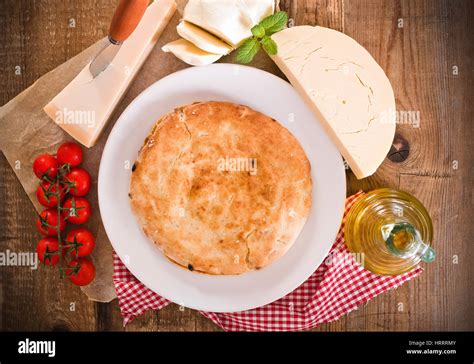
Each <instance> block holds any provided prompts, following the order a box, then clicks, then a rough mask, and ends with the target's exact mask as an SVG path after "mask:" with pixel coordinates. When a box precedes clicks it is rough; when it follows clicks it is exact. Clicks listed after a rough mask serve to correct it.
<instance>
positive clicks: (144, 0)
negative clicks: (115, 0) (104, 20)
mask: <svg viewBox="0 0 474 364" xmlns="http://www.w3.org/2000/svg"><path fill="white" fill-rule="evenodd" d="M149 3H150V1H149V0H120V3H119V4H118V6H117V9H116V10H115V13H114V16H113V18H112V23H110V30H109V37H110V38H112V39H111V41H112V42H117V43H122V42H123V41H125V40H126V39H127V38H128V37H129V36H130V34H132V33H133V31H134V30H135V28H136V27H137V25H138V23H139V22H140V20H141V18H142V17H143V14H145V10H146V8H147V7H148V4H149Z"/></svg>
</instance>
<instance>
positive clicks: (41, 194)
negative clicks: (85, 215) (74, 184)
mask: <svg viewBox="0 0 474 364" xmlns="http://www.w3.org/2000/svg"><path fill="white" fill-rule="evenodd" d="M56 190H57V189H56V184H51V183H49V182H47V181H43V182H41V183H40V185H39V186H38V188H37V189H36V198H37V199H38V201H39V203H40V204H42V205H43V206H45V207H56V206H58V198H57V196H56ZM59 191H60V195H59V201H62V200H63V199H64V196H65V193H64V186H63V185H59Z"/></svg>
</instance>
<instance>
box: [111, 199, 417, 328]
mask: <svg viewBox="0 0 474 364" xmlns="http://www.w3.org/2000/svg"><path fill="white" fill-rule="evenodd" d="M362 195H363V192H359V193H357V194H356V195H353V196H351V197H349V198H347V200H346V210H345V212H344V218H343V221H342V224H341V228H340V230H339V233H338V235H337V239H336V241H335V242H334V244H333V246H332V248H331V251H330V253H329V254H328V256H327V258H326V259H325V261H324V262H323V263H322V264H321V265H320V266H319V267H318V269H316V271H315V272H314V273H313V274H312V275H311V276H310V277H309V278H308V280H306V281H305V282H304V283H303V284H302V285H301V286H299V287H298V288H297V289H295V290H294V291H293V292H291V293H289V294H287V295H286V296H285V297H283V298H281V299H279V300H278V301H275V302H273V303H270V304H268V305H265V306H263V307H259V308H256V309H253V310H249V311H243V312H237V313H215V312H202V311H201V314H203V315H204V316H206V317H208V318H209V319H211V320H212V321H214V322H215V323H216V324H217V325H219V326H220V327H222V328H223V329H224V330H226V331H299V330H308V329H311V328H313V327H316V326H317V325H319V324H321V323H323V322H329V321H334V320H337V319H338V318H340V317H341V316H342V315H344V314H346V313H348V312H350V311H352V310H354V309H356V308H357V306H359V305H360V304H362V303H364V302H367V301H368V300H370V299H372V298H373V297H375V296H377V295H379V294H381V293H383V292H385V291H388V290H389V289H392V288H397V287H398V286H400V285H401V284H403V283H404V282H406V281H408V280H410V279H412V278H414V277H416V276H417V275H419V274H421V272H423V269H422V268H420V267H417V268H416V269H414V270H412V271H410V272H408V273H405V274H401V275H398V276H382V275H377V274H374V273H372V272H369V271H368V270H366V269H364V268H362V266H361V265H359V264H358V263H356V261H355V259H354V258H355V257H354V255H353V254H351V253H350V252H349V251H348V250H347V248H346V245H345V243H344V224H345V220H346V215H347V212H348V211H349V209H350V208H351V206H352V205H353V204H354V202H355V200H356V199H357V198H358V197H360V196H362ZM114 283H115V290H116V292H117V297H118V300H119V305H120V310H121V313H122V316H123V318H124V326H125V325H126V324H127V323H129V322H130V321H131V320H132V319H133V318H134V317H136V316H139V315H141V314H142V313H144V312H145V311H147V310H149V309H153V310H160V309H162V308H163V307H165V306H167V305H168V304H169V303H170V301H168V300H166V299H164V298H163V297H161V296H159V295H158V294H156V293H155V292H153V291H151V290H150V289H148V288H147V287H146V286H145V285H144V284H143V283H141V282H140V281H139V280H138V279H136V278H135V277H134V276H133V275H132V274H131V273H130V272H129V271H128V269H127V268H126V267H125V265H124V264H123V263H122V261H121V260H120V259H119V257H118V256H117V254H116V253H114Z"/></svg>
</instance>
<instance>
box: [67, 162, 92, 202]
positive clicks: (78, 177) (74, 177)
mask: <svg viewBox="0 0 474 364" xmlns="http://www.w3.org/2000/svg"><path fill="white" fill-rule="evenodd" d="M64 179H65V181H67V182H70V183H71V189H70V190H69V193H70V194H71V195H73V196H85V195H87V193H88V192H89V190H90V189H91V176H90V174H89V173H88V172H87V171H86V170H85V169H83V168H73V169H71V171H69V172H68V173H66V175H65V176H64Z"/></svg>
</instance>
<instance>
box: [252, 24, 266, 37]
mask: <svg viewBox="0 0 474 364" xmlns="http://www.w3.org/2000/svg"><path fill="white" fill-rule="evenodd" d="M251 31H252V34H253V35H254V36H256V37H257V38H263V37H264V36H265V28H264V27H262V26H261V25H260V24H257V25H255V26H254V27H253V28H252V29H251Z"/></svg>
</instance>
